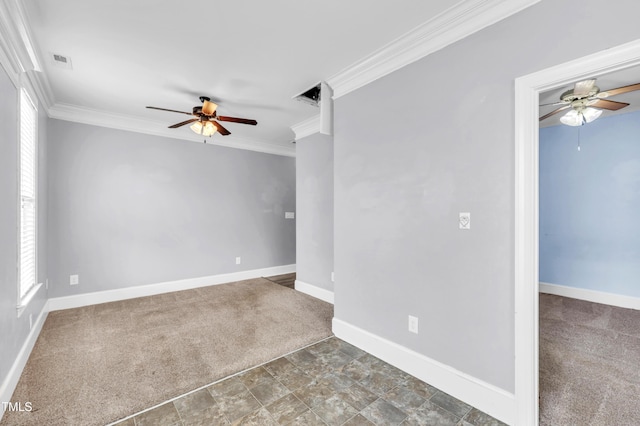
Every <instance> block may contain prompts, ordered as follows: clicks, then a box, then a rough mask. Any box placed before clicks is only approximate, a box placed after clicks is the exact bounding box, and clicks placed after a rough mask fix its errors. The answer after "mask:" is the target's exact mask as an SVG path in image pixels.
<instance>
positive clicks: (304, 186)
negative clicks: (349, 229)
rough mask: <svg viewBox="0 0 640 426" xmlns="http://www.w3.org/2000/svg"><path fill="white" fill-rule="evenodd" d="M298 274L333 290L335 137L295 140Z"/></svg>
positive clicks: (310, 137) (317, 135)
mask: <svg viewBox="0 0 640 426" xmlns="http://www.w3.org/2000/svg"><path fill="white" fill-rule="evenodd" d="M296 183H297V187H296V193H297V194H296V260H297V263H296V272H297V276H296V278H297V279H298V280H300V281H303V282H305V283H307V284H311V285H314V286H317V287H320V288H323V289H325V290H329V291H333V282H332V281H331V272H333V138H332V137H330V136H325V135H321V134H319V133H318V134H315V135H311V136H307V137H306V138H302V139H300V140H297V141H296Z"/></svg>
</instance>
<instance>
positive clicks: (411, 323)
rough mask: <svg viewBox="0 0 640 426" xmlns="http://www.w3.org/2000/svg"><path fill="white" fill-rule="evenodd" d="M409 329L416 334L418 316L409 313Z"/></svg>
mask: <svg viewBox="0 0 640 426" xmlns="http://www.w3.org/2000/svg"><path fill="white" fill-rule="evenodd" d="M409 331H410V332H412V333H416V334H418V317H414V316H412V315H409Z"/></svg>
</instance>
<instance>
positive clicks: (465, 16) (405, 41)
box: [327, 0, 540, 99]
mask: <svg viewBox="0 0 640 426" xmlns="http://www.w3.org/2000/svg"><path fill="white" fill-rule="evenodd" d="M539 1H540V0H464V1H461V2H459V3H457V4H456V5H455V6H453V7H451V8H449V9H447V10H445V11H444V12H442V13H441V14H439V15H438V16H436V17H434V18H433V19H431V20H429V21H427V22H425V23H423V24H421V25H419V26H418V27H416V28H415V29H413V30H411V31H409V32H408V33H406V34H404V35H403V36H401V37H400V38H398V39H396V40H394V41H392V42H391V43H389V44H387V45H386V46H384V47H382V48H380V49H378V50H377V51H375V52H373V53H372V54H370V55H369V56H367V57H365V58H363V59H361V60H359V61H358V62H356V63H354V64H352V65H351V66H349V67H347V68H346V69H344V70H342V71H340V72H339V73H337V74H335V75H333V76H332V77H331V78H329V79H327V82H328V83H329V84H330V85H331V87H332V88H333V99H338V98H339V97H341V96H344V95H346V94H347V93H350V92H352V91H354V90H356V89H358V88H360V87H362V86H365V85H367V84H369V83H371V82H373V81H375V80H377V79H379V78H381V77H384V76H385V75H387V74H390V73H392V72H393V71H396V70H398V69H400V68H402V67H404V66H406V65H408V64H410V63H412V62H415V61H417V60H418V59H421V58H424V57H425V56H427V55H429V54H431V53H434V52H436V51H438V50H440V49H442V48H444V47H446V46H448V45H450V44H452V43H455V42H456V41H458V40H461V39H463V38H465V37H467V36H469V35H471V34H473V33H475V32H477V31H480V30H482V29H483V28H486V27H488V26H490V25H492V24H494V23H496V22H498V21H501V20H502V19H505V18H507V17H509V16H511V15H513V14H515V13H517V12H520V11H521V10H523V9H525V8H527V7H529V6H532V5H534V4H536V3H538V2H539Z"/></svg>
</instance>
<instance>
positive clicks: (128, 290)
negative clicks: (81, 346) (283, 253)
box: [49, 264, 296, 311]
mask: <svg viewBox="0 0 640 426" xmlns="http://www.w3.org/2000/svg"><path fill="white" fill-rule="evenodd" d="M295 271H296V265H295V264H291V265H281V266H272V267H269V268H262V269H251V270H248V271H240V272H231V273H228V274H218V275H209V276H206V277H197V278H187V279H184V280H176V281H166V282H162V283H157V284H146V285H141V286H135V287H125V288H119V289H113V290H105V291H96V292H92V293H82V294H75V295H72V296H62V297H53V298H50V299H49V311H59V310H63V309H72V308H80V307H83V306H89V305H97V304H100V303H108V302H116V301H119V300H126V299H134V298H136V297H145V296H155V295H157V294H163V293H170V292H173V291H181V290H191V289H194V288H199V287H207V286H211V285H218V284H226V283H230V282H235V281H242V280H248V279H252V278H260V277H263V276H266V275H279V274H287V273H292V272H295Z"/></svg>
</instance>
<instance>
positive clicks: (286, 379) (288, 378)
mask: <svg viewBox="0 0 640 426" xmlns="http://www.w3.org/2000/svg"><path fill="white" fill-rule="evenodd" d="M292 365H293V364H292ZM278 381H279V382H280V383H282V384H283V385H285V386H286V387H287V389H289V390H290V391H294V390H296V389H299V388H301V387H303V386H306V385H308V384H309V383H311V382H313V379H312V378H311V376H309V375H308V374H307V373H305V372H304V371H302V370H300V369H299V368H298V367H293V370H290V371H287V372H286V373H283V374H282V375H281V376H278Z"/></svg>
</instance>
